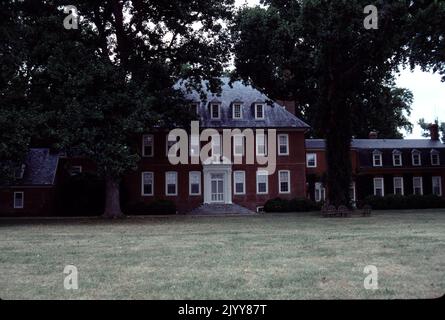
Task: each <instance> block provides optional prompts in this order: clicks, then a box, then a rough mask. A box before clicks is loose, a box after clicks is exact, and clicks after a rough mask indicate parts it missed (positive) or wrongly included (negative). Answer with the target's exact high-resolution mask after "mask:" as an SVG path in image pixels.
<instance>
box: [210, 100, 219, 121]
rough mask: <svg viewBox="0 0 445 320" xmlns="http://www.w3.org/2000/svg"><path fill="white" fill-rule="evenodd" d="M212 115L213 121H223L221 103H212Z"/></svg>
mask: <svg viewBox="0 0 445 320" xmlns="http://www.w3.org/2000/svg"><path fill="white" fill-rule="evenodd" d="M210 114H211V118H212V119H221V110H220V105H219V103H212V104H211V105H210Z"/></svg>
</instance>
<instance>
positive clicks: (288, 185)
mask: <svg viewBox="0 0 445 320" xmlns="http://www.w3.org/2000/svg"><path fill="white" fill-rule="evenodd" d="M281 173H287V191H282V190H281V182H282V181H281ZM278 193H280V194H289V193H291V190H290V170H279V171H278Z"/></svg>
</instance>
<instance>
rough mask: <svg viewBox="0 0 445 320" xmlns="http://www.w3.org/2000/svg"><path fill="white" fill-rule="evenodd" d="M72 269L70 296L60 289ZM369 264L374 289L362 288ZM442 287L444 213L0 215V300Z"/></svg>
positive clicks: (345, 295) (354, 294)
mask: <svg viewBox="0 0 445 320" xmlns="http://www.w3.org/2000/svg"><path fill="white" fill-rule="evenodd" d="M66 265H75V266H76V267H77V268H78V272H79V274H78V275H79V289H78V290H71V291H68V290H65V289H64V286H63V280H64V276H65V275H64V274H63V270H64V267H65V266H66ZM367 265H375V266H376V267H377V268H378V271H379V273H378V285H379V288H378V290H366V289H365V288H364V285H363V281H364V278H365V277H366V275H365V274H364V273H363V269H364V267H365V266H367ZM444 292H445V212H443V211H433V210H430V211H417V212H415V211H406V212H378V213H374V214H373V216H372V217H370V218H363V217H352V218H347V219H323V218H321V217H319V216H317V215H316V214H278V215H258V216H240V217H190V216H175V217H164V218H155V217H152V218H136V217H130V218H127V219H125V220H119V221H104V220H100V219H65V220H44V219H42V220H32V221H30V220H19V219H17V220H4V219H3V220H0V298H2V299H22V298H24V299H406V298H435V297H439V296H441V295H443V294H444Z"/></svg>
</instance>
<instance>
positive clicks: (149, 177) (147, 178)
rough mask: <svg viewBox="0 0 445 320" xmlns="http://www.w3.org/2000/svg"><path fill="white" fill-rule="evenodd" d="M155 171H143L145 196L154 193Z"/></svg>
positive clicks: (143, 191) (143, 193)
mask: <svg viewBox="0 0 445 320" xmlns="http://www.w3.org/2000/svg"><path fill="white" fill-rule="evenodd" d="M153 189H154V188H153V172H142V192H141V194H142V195H143V196H152V195H153Z"/></svg>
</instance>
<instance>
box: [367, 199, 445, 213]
mask: <svg viewBox="0 0 445 320" xmlns="http://www.w3.org/2000/svg"><path fill="white" fill-rule="evenodd" d="M362 202H363V203H362V204H363V205H370V206H371V207H372V209H374V210H403V209H434V208H445V200H444V199H443V198H442V197H438V196H435V195H424V196H420V195H408V196H400V195H386V196H384V197H377V196H369V197H367V198H366V199H364V200H363V201H362Z"/></svg>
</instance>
